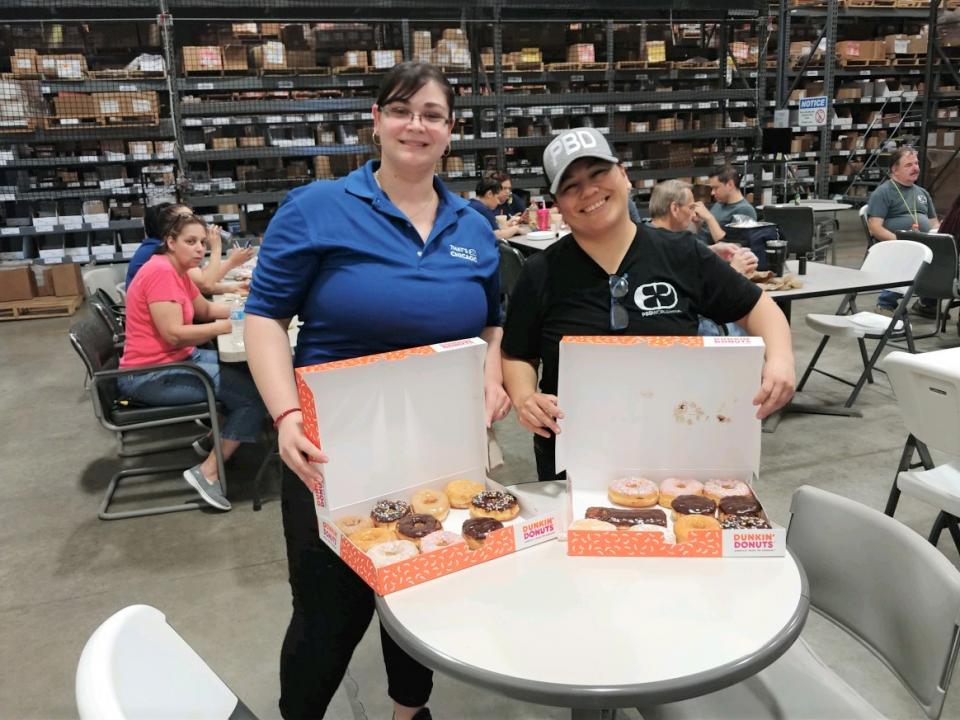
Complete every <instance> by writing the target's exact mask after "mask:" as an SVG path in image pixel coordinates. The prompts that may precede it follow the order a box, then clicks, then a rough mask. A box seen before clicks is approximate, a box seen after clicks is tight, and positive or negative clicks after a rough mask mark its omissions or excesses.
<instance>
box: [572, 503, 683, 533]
mask: <svg viewBox="0 0 960 720" xmlns="http://www.w3.org/2000/svg"><path fill="white" fill-rule="evenodd" d="M586 517H587V518H588V519H590V520H603V521H604V522H608V523H613V524H614V525H616V526H617V528H618V529H621V530H622V529H625V528H629V527H632V526H633V525H659V526H660V527H666V526H667V514H666V513H665V512H664V511H663V510H661V509H660V508H635V509H633V508H632V509H629V510H627V509H624V508H606V507H590V508H587V513H586Z"/></svg>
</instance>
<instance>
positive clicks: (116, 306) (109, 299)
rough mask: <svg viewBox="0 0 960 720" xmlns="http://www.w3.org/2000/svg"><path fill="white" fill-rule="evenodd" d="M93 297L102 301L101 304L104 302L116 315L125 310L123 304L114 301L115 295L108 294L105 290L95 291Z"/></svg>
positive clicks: (98, 289)
mask: <svg viewBox="0 0 960 720" xmlns="http://www.w3.org/2000/svg"><path fill="white" fill-rule="evenodd" d="M114 291H116V288H114ZM93 296H94V297H95V298H97V299H98V300H100V302H102V303H103V304H104V305H106V306H107V307H108V308H110V310H111V311H113V312H114V313H117V312H119V311H120V310H122V308H123V303H119V302H117V301H116V300H114V298H113V295H111V294H110V293H108V292H107V291H106V290H104V289H103V288H97V289H96V290H95V291H94V293H93Z"/></svg>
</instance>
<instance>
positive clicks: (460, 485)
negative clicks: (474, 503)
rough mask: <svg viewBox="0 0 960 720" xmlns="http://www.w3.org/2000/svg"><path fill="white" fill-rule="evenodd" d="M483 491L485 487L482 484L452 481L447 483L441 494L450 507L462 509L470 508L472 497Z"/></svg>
mask: <svg viewBox="0 0 960 720" xmlns="http://www.w3.org/2000/svg"><path fill="white" fill-rule="evenodd" d="M485 489H486V486H485V485H484V484H483V483H478V482H474V481H473V480H454V481H452V482H448V483H447V486H446V487H445V488H444V489H443V492H445V493H446V495H447V499H448V500H449V501H450V507H453V508H460V509H463V508H468V507H470V500H472V499H473V496H474V495H476V494H478V493H482V492H483V491H484V490H485Z"/></svg>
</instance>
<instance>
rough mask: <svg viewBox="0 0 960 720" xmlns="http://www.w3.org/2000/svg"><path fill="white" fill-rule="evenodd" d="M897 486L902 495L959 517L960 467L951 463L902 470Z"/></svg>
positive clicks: (898, 476)
mask: <svg viewBox="0 0 960 720" xmlns="http://www.w3.org/2000/svg"><path fill="white" fill-rule="evenodd" d="M897 487H898V488H900V492H902V493H903V494H904V495H908V496H910V497H912V498H916V499H917V500H920V501H921V502H925V503H927V504H928V505H932V506H933V507H935V508H939V509H941V510H946V511H947V512H948V513H950V514H951V515H956V516H958V517H960V469H958V468H957V467H956V466H955V465H953V464H949V463H948V464H946V465H938V466H937V467H935V468H933V469H932V470H920V471H916V470H910V471H906V472H902V473H900V474H899V475H897Z"/></svg>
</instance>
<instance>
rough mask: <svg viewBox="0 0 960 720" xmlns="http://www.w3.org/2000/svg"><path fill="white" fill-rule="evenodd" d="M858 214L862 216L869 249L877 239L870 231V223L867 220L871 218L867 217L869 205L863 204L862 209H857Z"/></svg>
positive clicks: (862, 224) (862, 225) (861, 222)
mask: <svg viewBox="0 0 960 720" xmlns="http://www.w3.org/2000/svg"><path fill="white" fill-rule="evenodd" d="M857 215H859V216H860V225H861V227H862V228H863V234H864V236H865V237H866V238H867V248H868V249H869V248H870V247H872V246H873V244H874V243H875V242H876V240H875V239H874V237H873V235H872V234H871V233H870V224H869V223H868V222H867V220H868V219H869V218H868V217H867V206H866V205H861V206H860V209H859V210H857Z"/></svg>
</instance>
